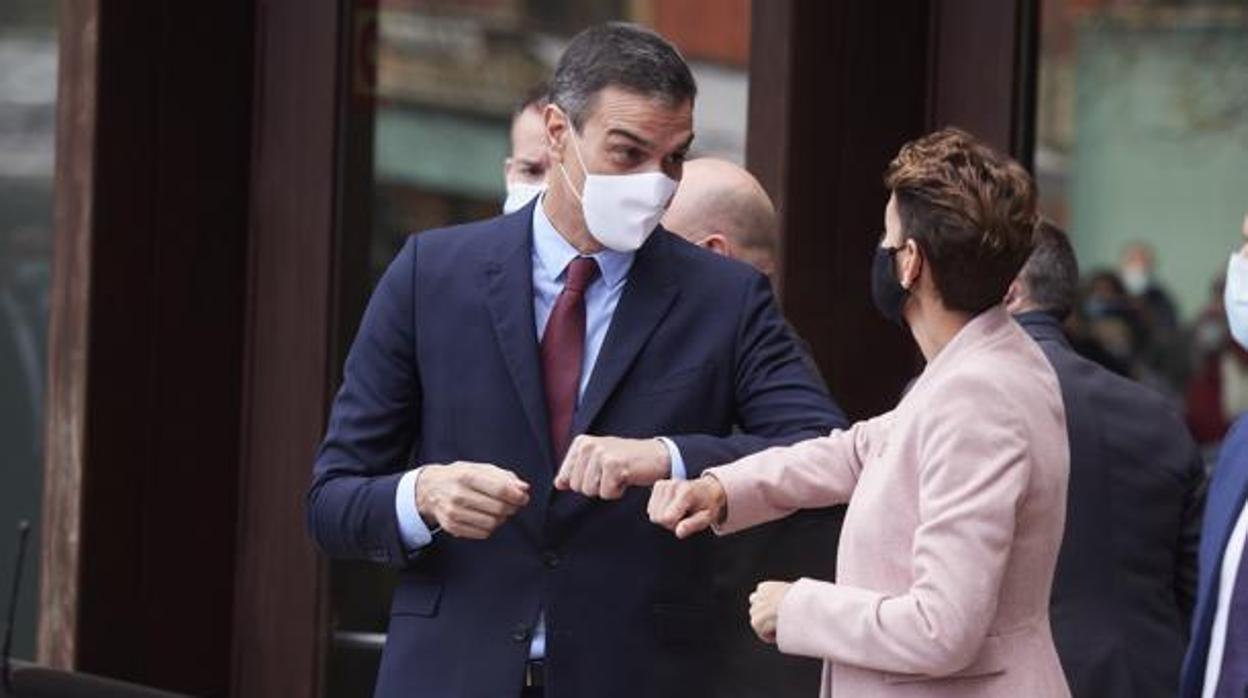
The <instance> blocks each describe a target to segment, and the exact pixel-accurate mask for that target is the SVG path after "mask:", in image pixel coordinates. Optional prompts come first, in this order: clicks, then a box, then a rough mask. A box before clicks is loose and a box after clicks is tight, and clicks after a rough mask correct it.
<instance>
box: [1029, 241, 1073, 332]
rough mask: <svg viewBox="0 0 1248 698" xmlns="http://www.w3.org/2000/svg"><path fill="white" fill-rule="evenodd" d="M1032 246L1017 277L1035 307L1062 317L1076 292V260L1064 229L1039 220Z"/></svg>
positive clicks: (1069, 306) (1069, 309)
mask: <svg viewBox="0 0 1248 698" xmlns="http://www.w3.org/2000/svg"><path fill="white" fill-rule="evenodd" d="M1033 243H1034V246H1033V247H1034V248H1033V249H1032V251H1031V256H1030V257H1028V258H1027V263H1026V264H1024V265H1023V271H1022V272H1020V273H1019V275H1018V279H1019V281H1020V282H1021V283H1022V284H1023V286H1024V287H1026V289H1027V300H1029V301H1030V302H1031V304H1032V305H1034V306H1035V308H1036V310H1044V311H1047V312H1050V313H1053V314H1054V315H1057V316H1059V317H1062V318H1065V317H1066V316H1067V315H1069V314H1070V311H1072V310H1074V308H1075V300H1076V299H1077V298H1078V295H1079V260H1078V259H1077V258H1076V257H1075V248H1074V247H1072V246H1071V244H1070V238H1069V237H1067V235H1066V233H1065V231H1063V230H1062V229H1061V228H1059V227H1057V226H1056V225H1054V224H1053V223H1052V222H1051V221H1048V220H1045V219H1042V220H1041V221H1040V223H1039V224H1038V225H1036V234H1035V237H1034V238H1033Z"/></svg>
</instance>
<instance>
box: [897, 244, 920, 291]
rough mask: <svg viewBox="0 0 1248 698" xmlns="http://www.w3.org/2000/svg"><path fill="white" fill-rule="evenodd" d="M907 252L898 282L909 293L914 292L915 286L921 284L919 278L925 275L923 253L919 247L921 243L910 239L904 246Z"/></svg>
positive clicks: (903, 258)
mask: <svg viewBox="0 0 1248 698" xmlns="http://www.w3.org/2000/svg"><path fill="white" fill-rule="evenodd" d="M902 249H903V250H905V254H904V255H900V256H901V257H902V260H901V274H900V275H899V276H898V278H897V280H898V282H900V283H901V286H902V288H904V289H906V290H907V291H914V289H915V286H916V285H917V284H918V282H919V277H920V276H921V275H922V273H923V252H922V248H921V247H919V243H917V242H915V241H914V238H909V239H907V240H906V241H905V243H903V244H902Z"/></svg>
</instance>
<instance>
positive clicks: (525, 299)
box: [484, 204, 554, 539]
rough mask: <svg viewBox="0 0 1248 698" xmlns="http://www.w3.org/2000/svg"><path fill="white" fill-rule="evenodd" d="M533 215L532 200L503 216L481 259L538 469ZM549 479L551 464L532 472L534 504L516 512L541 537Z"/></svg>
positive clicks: (540, 413) (543, 421)
mask: <svg viewBox="0 0 1248 698" xmlns="http://www.w3.org/2000/svg"><path fill="white" fill-rule="evenodd" d="M532 218H533V204H530V205H529V206H526V207H525V208H524V209H522V210H521V211H517V212H516V213H513V214H511V215H510V216H508V217H507V219H505V220H506V227H505V228H504V230H503V231H502V232H501V234H500V244H499V246H498V247H497V248H495V251H494V254H493V255H491V256H489V258H488V259H487V261H486V263H485V268H484V277H485V278H484V282H485V288H486V301H487V304H488V305H489V309H490V316H491V318H492V319H493V321H494V334H495V336H496V337H497V338H498V345H499V348H500V349H501V351H502V355H503V361H504V363H506V365H507V370H508V372H509V373H510V374H511V380H512V384H513V385H514V386H515V388H516V393H517V395H518V396H519V397H520V404H521V406H522V407H523V409H524V416H525V419H526V421H528V424H529V429H530V430H531V432H532V434H533V439H534V441H535V443H536V444H537V447H538V452H539V453H540V454H541V463H539V464H537V465H538V467H539V469H540V468H541V466H543V465H546V466H548V467H551V468H553V465H552V464H553V463H554V455H553V450H552V448H551V445H550V428H549V427H548V426H547V424H548V421H547V416H546V398H545V393H544V392H543V388H542V373H541V371H542V369H541V359H540V357H539V355H538V345H537V330H536V326H535V321H534V319H533V258H532V254H533V253H532V236H531V235H530V233H529V231H530V228H531V225H532V223H531V221H532ZM553 478H554V471H553V469H551V470H548V471H547V472H541V471H540V470H539V471H538V472H534V473H531V476H530V478H529V479H530V480H531V482H530V483H529V484H530V486H531V487H532V493H533V503H532V504H530V505H529V506H527V507H525V508H524V509H522V510H521V513H520V516H519V518H520V519H521V520H522V521H523V522H525V524H526V525H527V526H528V527H529V528H530V529H531V532H532V533H533V534H535V535H538V536H539V539H540V531H541V529H542V522H543V520H544V517H545V513H544V512H545V509H546V503H547V501H548V500H549V498H550V490H551V486H552V484H553Z"/></svg>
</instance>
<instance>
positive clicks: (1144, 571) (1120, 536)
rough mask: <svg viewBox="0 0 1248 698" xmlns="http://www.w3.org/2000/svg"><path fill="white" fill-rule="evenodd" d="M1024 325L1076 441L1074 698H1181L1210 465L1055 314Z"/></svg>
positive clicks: (1063, 650)
mask: <svg viewBox="0 0 1248 698" xmlns="http://www.w3.org/2000/svg"><path fill="white" fill-rule="evenodd" d="M1017 320H1018V322H1019V324H1020V325H1022V327H1023V329H1024V330H1026V331H1027V333H1028V334H1029V335H1031V337H1032V339H1034V340H1036V343H1037V344H1039V345H1040V348H1041V349H1042V350H1043V351H1044V354H1045V356H1046V357H1047V358H1048V359H1049V363H1051V364H1052V365H1053V370H1054V371H1055V372H1056V373H1057V380H1058V382H1059V383H1060V384H1061V388H1062V401H1063V402H1064V403H1065V406H1066V427H1067V433H1068V436H1069V440H1070V485H1069V490H1068V495H1067V500H1066V501H1067V512H1066V535H1065V537H1064V538H1063V540H1062V548H1061V553H1060V554H1059V555H1058V558H1057V571H1056V573H1055V576H1054V578H1053V603H1052V607H1051V618H1052V623H1053V640H1054V643H1055V644H1056V645H1057V653H1058V656H1059V657H1060V658H1061V660H1062V668H1063V669H1064V670H1065V673H1066V679H1067V682H1068V683H1069V684H1070V692H1071V694H1072V695H1073V696H1074V698H1173V696H1174V693H1175V690H1176V689H1177V688H1178V685H1179V668H1180V666H1181V665H1182V663H1183V651H1184V649H1185V648H1186V646H1187V629H1188V625H1189V623H1190V621H1191V613H1192V606H1193V603H1194V600H1195V596H1196V558H1197V554H1198V545H1199V537H1200V516H1201V511H1202V509H1201V507H1202V505H1203V501H1204V500H1203V496H1204V495H1203V492H1204V479H1205V474H1204V466H1203V464H1202V462H1201V459H1200V452H1199V450H1198V449H1197V447H1196V444H1195V442H1194V441H1193V440H1192V437H1191V435H1190V434H1189V433H1188V431H1187V426H1186V425H1185V424H1184V423H1183V420H1182V419H1181V418H1180V417H1179V415H1178V414H1177V413H1176V412H1175V410H1174V409H1173V408H1172V407H1171V406H1170V405H1169V404H1167V403H1166V401H1165V399H1164V398H1162V396H1161V395H1160V394H1158V393H1157V392H1156V391H1154V390H1152V389H1150V388H1147V387H1145V386H1143V385H1140V384H1139V383H1136V382H1135V381H1131V380H1128V379H1126V378H1123V377H1122V376H1119V375H1117V374H1115V373H1113V372H1111V371H1109V370H1107V369H1105V368H1102V367H1101V366H1099V365H1097V364H1095V363H1093V362H1091V361H1089V360H1087V359H1085V358H1083V357H1082V356H1079V355H1078V354H1077V353H1075V351H1074V350H1073V349H1072V348H1071V346H1070V343H1069V342H1068V341H1067V339H1066V336H1065V334H1063V332H1062V325H1061V322H1060V321H1059V320H1058V319H1057V318H1056V317H1054V316H1053V315H1051V314H1049V313H1046V312H1032V313H1025V314H1023V315H1019V316H1018V317H1017Z"/></svg>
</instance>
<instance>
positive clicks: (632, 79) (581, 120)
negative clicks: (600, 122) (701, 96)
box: [550, 22, 698, 130]
mask: <svg viewBox="0 0 1248 698" xmlns="http://www.w3.org/2000/svg"><path fill="white" fill-rule="evenodd" d="M607 87H619V88H622V89H624V90H628V91H629V92H635V93H637V94H640V95H644V96H646V97H655V98H658V99H660V100H662V101H663V102H664V103H666V104H668V105H670V106H673V107H674V106H677V105H680V104H683V103H684V102H687V101H693V99H694V97H696V96H697V93H698V86H697V83H696V82H695V81H694V79H693V73H692V72H690V70H689V66H688V65H687V64H686V63H685V59H684V58H682V57H681V56H680V52H679V51H677V50H676V47H675V46H672V45H671V44H670V43H668V42H667V40H666V39H664V38H663V37H661V36H659V35H658V34H656V33H654V32H652V31H650V30H649V29H645V28H643V27H639V26H637V25H635V24H628V23H626V22H608V23H607V24H599V25H597V26H593V27H590V28H589V29H586V30H584V31H582V32H581V33H580V34H577V35H576V36H574V37H572V41H571V42H569V43H568V47H567V48H566V49H565V50H564V52H563V55H562V56H560V58H559V64H558V65H557V66H555V76H554V78H552V79H551V81H550V101H551V102H553V103H555V104H557V105H558V106H559V108H560V109H562V110H563V111H564V113H566V114H567V115H568V118H569V119H570V120H571V121H572V125H573V126H574V127H576V128H577V129H578V130H579V129H580V128H581V127H582V126H584V124H585V119H586V117H587V116H588V115H589V112H590V111H591V110H592V109H593V104H594V100H595V98H596V97H597V96H598V93H599V92H601V91H602V90H603V89H605V88H607Z"/></svg>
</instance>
